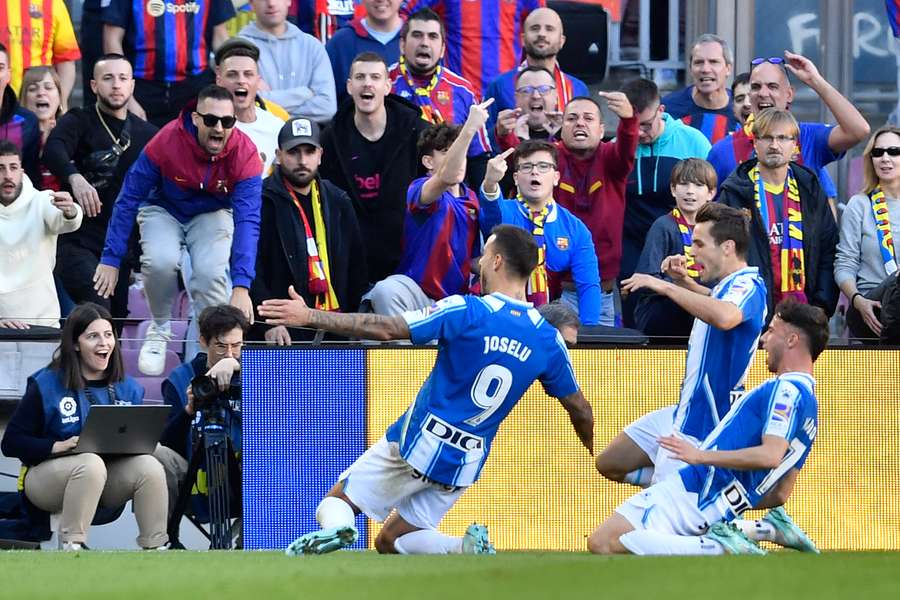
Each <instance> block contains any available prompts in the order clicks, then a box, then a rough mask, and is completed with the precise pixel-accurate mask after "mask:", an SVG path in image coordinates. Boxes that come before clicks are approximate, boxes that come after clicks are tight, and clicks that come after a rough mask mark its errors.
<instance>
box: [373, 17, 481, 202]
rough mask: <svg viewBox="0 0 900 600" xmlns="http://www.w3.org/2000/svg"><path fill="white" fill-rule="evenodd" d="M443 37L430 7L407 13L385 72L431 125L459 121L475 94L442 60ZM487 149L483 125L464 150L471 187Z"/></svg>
mask: <svg viewBox="0 0 900 600" xmlns="http://www.w3.org/2000/svg"><path fill="white" fill-rule="evenodd" d="M444 38H445V31H444V23H443V22H442V21H441V18H440V17H439V16H438V15H437V13H435V12H434V11H433V10H431V9H430V8H423V9H422V10H419V11H416V12H414V13H413V14H412V15H410V17H409V20H407V21H406V23H404V24H403V27H402V29H401V30H400V60H399V62H398V63H397V64H396V65H393V66H392V67H391V69H390V71H389V73H388V75H389V77H390V78H391V81H392V82H393V85H392V87H391V91H392V92H393V93H395V94H397V95H398V96H401V97H402V98H406V99H407V100H409V101H410V102H414V103H415V104H418V105H419V108H420V109H421V110H422V118H423V119H424V120H426V121H428V122H429V123H431V124H433V125H438V124H440V123H447V124H449V125H462V124H463V123H465V122H466V118H467V117H468V115H469V109H470V108H471V107H472V105H473V104H477V103H478V96H477V94H476V93H475V91H474V89H473V88H472V84H470V83H469V82H468V81H467V80H466V79H464V78H463V77H461V76H459V75H457V74H456V73H454V72H453V71H451V70H450V69H448V68H447V67H446V66H444V65H443V64H441V63H442V60H441V59H442V58H443V56H444ZM490 151H491V145H490V142H489V141H488V135H487V130H485V128H484V127H482V128H481V129H480V130H479V131H478V134H477V135H476V136H475V137H473V138H472V141H471V143H470V144H469V148H468V151H467V154H466V156H467V165H468V169H467V171H466V174H467V176H466V179H467V180H468V181H469V183H470V187H476V186H477V185H478V184H479V183H480V182H481V180H482V178H483V177H484V169H485V165H486V163H487V159H488V158H489V156H488V155H489V153H490ZM473 182H474V183H473Z"/></svg>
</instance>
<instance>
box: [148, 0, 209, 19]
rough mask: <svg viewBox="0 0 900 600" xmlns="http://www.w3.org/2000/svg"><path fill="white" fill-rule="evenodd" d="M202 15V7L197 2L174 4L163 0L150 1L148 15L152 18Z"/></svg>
mask: <svg viewBox="0 0 900 600" xmlns="http://www.w3.org/2000/svg"><path fill="white" fill-rule="evenodd" d="M167 12H168V13H171V14H173V15H174V14H178V13H192V14H195V15H196V14H199V13H200V5H199V4H197V3H196V2H188V3H186V4H173V3H171V2H163V0H148V2H147V14H149V15H150V16H151V17H154V18H155V17H161V16H163V14H165V13H167Z"/></svg>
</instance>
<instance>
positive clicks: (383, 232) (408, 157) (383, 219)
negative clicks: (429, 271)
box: [320, 94, 430, 283]
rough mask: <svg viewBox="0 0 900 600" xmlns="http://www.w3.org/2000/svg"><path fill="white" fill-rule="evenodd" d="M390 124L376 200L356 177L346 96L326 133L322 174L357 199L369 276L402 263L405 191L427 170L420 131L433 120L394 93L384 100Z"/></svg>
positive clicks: (371, 279)
mask: <svg viewBox="0 0 900 600" xmlns="http://www.w3.org/2000/svg"><path fill="white" fill-rule="evenodd" d="M384 104H385V108H386V109H387V127H386V128H385V131H384V138H385V139H384V142H385V143H384V147H385V148H386V149H387V152H388V154H387V156H385V157H384V161H383V164H384V165H385V166H384V172H383V173H382V174H381V182H382V183H381V190H380V195H379V197H378V199H377V200H376V201H374V202H373V201H371V200H369V201H366V202H363V201H362V200H361V199H360V197H359V194H358V191H357V187H356V185H355V184H354V182H353V176H354V172H353V169H352V165H351V162H350V161H351V158H352V157H351V156H350V152H349V144H348V140H349V139H350V133H351V131H352V130H351V128H355V125H354V124H353V114H354V110H355V109H354V105H353V102H352V100H350V99H348V100H347V101H345V102H344V103H343V104H342V105H341V107H340V108H339V109H338V112H337V114H336V115H335V116H334V119H333V120H332V125H331V127H329V128H328V129H326V130H325V131H324V132H323V133H322V148H323V149H324V154H323V157H322V167H321V170H320V174H321V176H322V178H323V179H327V180H329V181H331V182H333V183H334V184H335V185H337V186H338V187H339V188H341V189H343V190H344V191H346V192H347V193H348V194H349V195H350V197H351V198H352V200H353V207H354V208H355V209H356V216H357V217H358V218H359V226H360V230H361V231H362V236H363V241H364V243H365V248H366V260H367V262H368V265H369V272H368V281H369V282H373V283H374V282H377V281H381V280H382V279H384V278H385V277H387V276H388V275H392V274H393V273H394V271H395V270H396V268H397V265H398V264H399V263H400V254H401V249H402V241H403V220H404V218H405V217H406V191H407V188H409V184H410V183H412V181H413V179H415V178H416V177H418V176H420V175H422V174H424V168H423V167H421V165H420V163H419V157H418V150H417V148H416V144H417V143H418V140H419V134H420V133H421V132H422V131H423V130H425V129H427V128H428V127H429V126H430V125H429V124H428V123H427V122H426V121H423V120H422V119H421V118H420V116H419V115H420V111H419V108H418V107H417V106H416V105H414V104H412V103H411V102H408V101H406V100H404V99H403V98H401V97H399V96H395V95H394V94H390V95H389V96H388V97H387V98H385V101H384Z"/></svg>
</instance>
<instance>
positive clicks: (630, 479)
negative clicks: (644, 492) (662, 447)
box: [623, 467, 653, 488]
mask: <svg viewBox="0 0 900 600" xmlns="http://www.w3.org/2000/svg"><path fill="white" fill-rule="evenodd" d="M652 480H653V467H642V468H640V469H637V470H635V471H632V472H631V473H629V474H627V475H626V476H625V479H623V481H624V482H625V483H630V484H631V485H636V486H638V487H642V488H648V487H650V482H651V481H652Z"/></svg>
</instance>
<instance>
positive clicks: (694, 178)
mask: <svg viewBox="0 0 900 600" xmlns="http://www.w3.org/2000/svg"><path fill="white" fill-rule="evenodd" d="M669 182H670V183H671V185H672V187H675V186H676V185H678V184H679V183H694V184H697V185H702V186H705V187H706V189H708V190H715V189H716V184H717V182H718V177H716V170H715V169H714V168H713V166H712V165H711V164H709V163H708V162H706V161H705V160H703V159H702V158H685V159H684V160H680V161H678V162H677V163H676V164H675V168H673V169H672V175H671V176H670V177H669Z"/></svg>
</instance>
